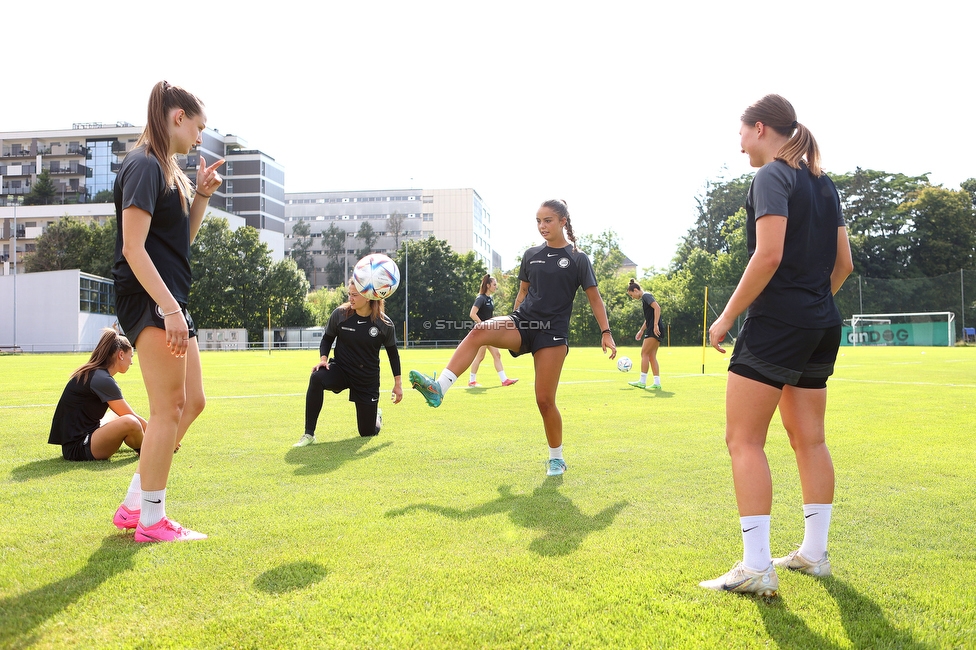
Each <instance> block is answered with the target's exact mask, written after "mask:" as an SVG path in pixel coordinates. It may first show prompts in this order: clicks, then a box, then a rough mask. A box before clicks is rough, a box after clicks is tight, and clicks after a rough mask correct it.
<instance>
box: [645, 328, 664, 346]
mask: <svg viewBox="0 0 976 650" xmlns="http://www.w3.org/2000/svg"><path fill="white" fill-rule="evenodd" d="M647 339H657V340H658V342H659V343H664V328H661V336H655V334H654V328H650V329H645V330H644V338H642V339H641V342H644V341H646V340H647Z"/></svg>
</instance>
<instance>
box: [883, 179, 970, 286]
mask: <svg viewBox="0 0 976 650" xmlns="http://www.w3.org/2000/svg"><path fill="white" fill-rule="evenodd" d="M900 207H901V212H903V213H904V214H905V215H906V217H907V219H908V220H909V221H910V222H911V223H912V226H913V228H912V230H911V231H910V233H909V237H908V239H909V242H910V252H911V262H912V266H913V267H914V268H915V269H916V271H917V273H918V274H919V275H921V276H923V277H932V276H936V275H942V274H945V273H952V272H954V271H958V270H959V269H972V268H974V261H976V259H974V256H973V253H974V250H976V212H974V210H973V201H972V197H971V196H970V194H969V193H968V192H966V191H965V190H959V191H952V190H947V189H944V188H942V187H924V188H922V189H921V191H919V192H918V194H917V196H916V197H915V198H914V200H911V201H906V202H905V203H903V204H902V205H901V206H900Z"/></svg>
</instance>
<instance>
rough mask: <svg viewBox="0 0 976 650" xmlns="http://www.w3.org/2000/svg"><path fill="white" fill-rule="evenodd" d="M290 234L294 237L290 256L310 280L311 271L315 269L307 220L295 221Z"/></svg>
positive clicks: (310, 231) (310, 233)
mask: <svg viewBox="0 0 976 650" xmlns="http://www.w3.org/2000/svg"><path fill="white" fill-rule="evenodd" d="M291 234H292V236H293V237H294V238H295V242H294V244H292V247H291V257H292V259H293V260H295V264H297V265H298V268H300V269H301V270H302V272H303V273H304V274H305V279H306V280H308V281H309V282H311V280H312V271H314V270H315V264H314V262H313V260H312V227H311V226H309V225H308V222H307V221H297V222H295V225H294V226H293V227H292V229H291Z"/></svg>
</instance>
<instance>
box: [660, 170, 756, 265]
mask: <svg viewBox="0 0 976 650" xmlns="http://www.w3.org/2000/svg"><path fill="white" fill-rule="evenodd" d="M753 176H754V174H751V173H750V174H744V175H742V176H740V177H739V178H735V179H732V180H730V181H721V180H719V181H716V182H711V181H708V182H706V183H705V192H704V194H703V195H701V194H700V195H698V196H696V197H695V203H696V205H697V211H698V217H697V219H696V221H695V225H694V226H693V227H692V228H691V229H690V230H689V231H688V234H687V235H685V237H684V239H683V240H682V243H681V245H680V246H679V247H678V250H677V252H676V254H675V256H674V259H673V260H672V263H671V266H672V269H673V270H676V271H677V270H680V269H681V267H682V265H683V264H684V261H685V260H686V259H688V256H689V255H690V254H691V251H692V250H694V249H696V248H697V249H700V250H703V251H705V252H706V253H708V254H710V255H716V254H718V253H722V252H728V251H729V242H728V241H727V240H726V239H725V235H726V233H728V232H729V230H728V229H727V228H726V224H727V223H728V221H729V220H730V219H732V218H733V217H734V216H735V215H736V213H737V212H738V211H739V210H741V209H744V208H745V207H746V197H747V196H748V194H749V187H750V185H751V184H752V178H753Z"/></svg>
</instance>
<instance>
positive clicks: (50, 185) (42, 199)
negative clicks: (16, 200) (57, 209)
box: [24, 169, 78, 268]
mask: <svg viewBox="0 0 976 650" xmlns="http://www.w3.org/2000/svg"><path fill="white" fill-rule="evenodd" d="M57 193H58V190H57V188H56V187H55V186H54V181H52V180H51V172H50V171H49V170H47V169H42V170H41V173H40V174H38V175H37V178H36V179H35V180H34V185H32V186H31V190H30V192H28V193H27V194H26V195H24V205H51V204H53V203H54V197H55V195H56V194H57ZM74 268H78V267H74Z"/></svg>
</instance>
